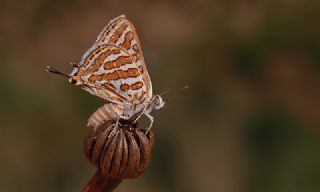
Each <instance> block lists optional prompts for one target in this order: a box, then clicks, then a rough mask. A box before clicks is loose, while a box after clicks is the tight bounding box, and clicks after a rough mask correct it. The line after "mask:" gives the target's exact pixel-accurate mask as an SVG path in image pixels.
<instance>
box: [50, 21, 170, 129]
mask: <svg viewBox="0 0 320 192" xmlns="http://www.w3.org/2000/svg"><path fill="white" fill-rule="evenodd" d="M73 67H74V68H73V70H72V72H71V73H70V74H69V75H66V74H63V73H61V72H59V71H57V70H55V69H54V68H52V67H49V66H48V67H47V71H48V72H52V73H56V74H60V75H64V76H66V77H68V79H69V82H70V83H72V84H74V85H77V86H81V87H82V88H83V89H84V90H86V91H88V92H89V93H91V94H92V95H95V96H97V97H100V98H102V99H104V100H106V101H107V102H106V103H105V104H104V105H103V106H102V107H100V108H98V110H97V111H95V112H94V113H93V114H92V115H91V116H90V118H89V120H88V124H87V126H88V127H93V128H97V127H99V126H100V125H102V124H103V123H105V122H106V121H110V120H111V121H115V122H116V124H115V127H117V126H118V123H119V122H120V120H124V121H127V122H129V123H136V122H137V121H138V119H139V118H140V117H141V116H142V115H145V116H146V117H148V118H149V120H150V124H149V127H148V129H147V130H149V129H150V128H151V127H152V125H153V121H154V118H153V116H151V115H150V113H151V111H152V110H153V109H156V110H159V109H161V108H162V107H164V105H165V101H164V100H163V99H162V97H161V94H154V93H153V90H152V83H151V80H150V76H149V74H148V70H147V68H146V64H145V61H144V57H143V54H142V49H141V45H140V41H139V38H138V35H137V32H136V29H135V28H134V26H133V24H132V23H131V22H130V21H129V20H128V19H127V18H126V16H125V15H120V16H118V17H116V18H114V19H112V20H111V21H110V22H109V23H108V24H107V25H106V27H104V29H103V30H102V31H101V32H100V34H99V35H98V36H97V39H96V41H95V42H94V44H93V45H92V47H91V48H90V49H89V50H88V51H86V52H85V54H84V55H83V56H82V59H81V61H80V62H79V63H78V64H73Z"/></svg>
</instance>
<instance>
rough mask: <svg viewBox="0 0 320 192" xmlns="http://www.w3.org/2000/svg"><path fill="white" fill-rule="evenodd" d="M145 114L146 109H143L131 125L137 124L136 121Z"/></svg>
mask: <svg viewBox="0 0 320 192" xmlns="http://www.w3.org/2000/svg"><path fill="white" fill-rule="evenodd" d="M145 113H146V108H143V109H142V111H141V112H140V114H139V115H138V116H137V117H135V120H134V121H133V124H135V123H137V122H138V120H139V119H140V117H141V116H142V115H143V114H145Z"/></svg>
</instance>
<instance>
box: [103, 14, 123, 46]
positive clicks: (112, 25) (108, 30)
mask: <svg viewBox="0 0 320 192" xmlns="http://www.w3.org/2000/svg"><path fill="white" fill-rule="evenodd" d="M120 21H121V19H118V20H117V21H114V22H113V23H111V24H110V26H109V27H108V29H107V30H106V31H105V32H104V33H103V35H102V36H101V38H100V39H99V40H98V41H99V42H103V41H105V40H106V38H107V36H108V34H109V33H110V32H111V30H114V27H115V26H116V25H117V24H118V23H119V22H120Z"/></svg>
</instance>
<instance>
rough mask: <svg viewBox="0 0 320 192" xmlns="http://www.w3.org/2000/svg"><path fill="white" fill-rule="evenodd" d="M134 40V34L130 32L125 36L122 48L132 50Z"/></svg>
mask: <svg viewBox="0 0 320 192" xmlns="http://www.w3.org/2000/svg"><path fill="white" fill-rule="evenodd" d="M132 40H133V33H132V31H129V32H127V33H126V34H125V38H124V42H123V43H122V45H120V46H122V47H124V48H125V49H126V50H129V49H130V48H131V41H132Z"/></svg>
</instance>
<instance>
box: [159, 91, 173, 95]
mask: <svg viewBox="0 0 320 192" xmlns="http://www.w3.org/2000/svg"><path fill="white" fill-rule="evenodd" d="M170 91H171V90H167V91H164V92H162V93H160V94H159V95H160V96H162V95H164V94H167V93H169V92H170Z"/></svg>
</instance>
